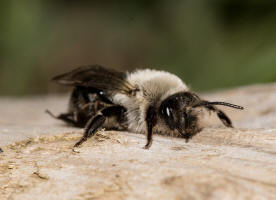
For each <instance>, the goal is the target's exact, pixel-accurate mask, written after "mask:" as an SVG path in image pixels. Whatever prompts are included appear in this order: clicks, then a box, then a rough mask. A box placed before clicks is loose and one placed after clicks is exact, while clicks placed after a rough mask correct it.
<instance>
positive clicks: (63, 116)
mask: <svg viewBox="0 0 276 200" xmlns="http://www.w3.org/2000/svg"><path fill="white" fill-rule="evenodd" d="M45 112H46V113H48V114H49V115H50V116H51V117H53V118H55V119H60V120H63V121H65V122H67V123H69V124H72V125H75V126H76V125H77V122H76V121H75V120H74V118H75V117H74V114H73V113H61V114H59V115H58V116H56V115H54V114H53V113H52V112H51V111H49V110H46V111H45Z"/></svg>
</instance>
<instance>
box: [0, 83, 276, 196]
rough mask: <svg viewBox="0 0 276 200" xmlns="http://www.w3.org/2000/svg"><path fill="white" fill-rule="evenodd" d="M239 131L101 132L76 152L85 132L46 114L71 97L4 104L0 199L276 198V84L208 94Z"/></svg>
mask: <svg viewBox="0 0 276 200" xmlns="http://www.w3.org/2000/svg"><path fill="white" fill-rule="evenodd" d="M205 98H207V99H209V100H221V101H229V102H231V103H235V104H238V105H242V106H244V107H246V110H244V111H237V110H231V109H228V108H225V109H224V108H223V109H224V110H225V112H227V114H228V115H229V116H231V118H232V119H233V122H234V125H235V127H236V128H235V129H227V128H223V127H222V126H220V122H219V121H218V120H217V119H216V118H215V117H214V116H210V119H211V120H210V126H209V127H207V128H205V129H204V130H203V131H202V132H201V133H200V134H198V135H197V136H196V137H195V138H193V139H192V140H191V141H190V142H189V143H185V141H184V140H181V139H177V138H169V137H162V136H156V135H155V136H154V142H153V145H152V147H151V148H150V149H149V150H144V149H143V148H142V147H143V146H144V144H145V136H144V135H138V134H134V133H126V132H114V131H111V132H104V131H101V132H99V133H98V134H97V135H96V137H94V138H93V139H90V140H89V141H88V142H86V143H84V144H83V146H82V147H81V148H79V149H78V151H79V153H77V152H73V151H72V145H73V144H74V143H75V142H76V141H77V140H78V139H79V138H80V137H81V133H82V130H81V129H76V128H70V127H67V126H64V124H63V123H62V122H59V121H57V120H54V119H52V118H50V117H49V116H48V115H46V114H45V113H44V110H45V109H50V110H51V111H53V112H55V113H59V112H62V111H64V110H65V109H66V105H67V100H68V97H65V96H60V97H54V96H49V97H35V98H23V99H9V98H2V99H0V110H1V112H0V113H1V114H0V138H1V140H0V147H1V148H2V150H3V151H4V152H2V153H0V173H1V176H0V199H20V200H21V199H49V200H50V199H51V200H52V199H166V200H167V199H276V84H269V85H255V86H250V87H242V88H237V89H233V90H227V91H220V92H216V93H212V94H206V95H205Z"/></svg>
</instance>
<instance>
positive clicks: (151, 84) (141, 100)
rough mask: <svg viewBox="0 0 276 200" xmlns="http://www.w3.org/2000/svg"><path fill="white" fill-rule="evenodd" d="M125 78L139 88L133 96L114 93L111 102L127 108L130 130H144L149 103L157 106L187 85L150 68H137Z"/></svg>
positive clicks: (176, 78) (173, 76)
mask: <svg viewBox="0 0 276 200" xmlns="http://www.w3.org/2000/svg"><path fill="white" fill-rule="evenodd" d="M126 80H127V81H128V82H129V83H131V84H132V85H135V86H136V87H138V88H139V91H138V92H137V93H136V95H135V96H132V97H130V96H127V95H124V94H116V95H114V97H113V102H114V103H115V104H119V105H122V106H124V107H125V108H126V109H127V119H128V128H129V130H130V131H133V132H138V133H145V132H146V121H145V118H146V111H147V109H148V107H149V105H153V106H159V105H160V103H161V102H162V101H163V100H164V99H166V98H167V97H169V96H171V95H173V94H175V93H178V92H183V91H187V90H188V88H187V86H186V85H185V84H184V83H183V82H182V80H181V79H180V78H178V77H177V76H175V75H173V74H171V73H168V72H165V71H157V70H151V69H144V70H137V71H134V72H132V73H129V74H127V78H126Z"/></svg>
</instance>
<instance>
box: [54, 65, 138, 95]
mask: <svg viewBox="0 0 276 200" xmlns="http://www.w3.org/2000/svg"><path fill="white" fill-rule="evenodd" d="M52 80H53V81H55V82H57V83H60V84H63V85H69V86H83V87H91V88H95V89H98V90H102V91H107V92H120V93H125V94H131V93H132V92H133V91H134V90H135V87H134V86H133V85H131V84H130V83H129V82H128V81H127V80H126V74H125V73H123V72H118V71H115V70H112V69H107V68H104V67H102V66H100V65H89V66H82V67H79V68H77V69H75V70H72V71H70V72H68V73H65V74H61V75H58V76H55V77H54V78H53V79H52Z"/></svg>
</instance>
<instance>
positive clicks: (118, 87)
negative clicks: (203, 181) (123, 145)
mask: <svg viewBox="0 0 276 200" xmlns="http://www.w3.org/2000/svg"><path fill="white" fill-rule="evenodd" d="M53 80H54V81H56V82H58V83H60V84H63V85H68V86H73V87H74V89H73V92H72V94H71V98H70V103H69V109H68V112H67V113H62V114H60V115H58V116H54V115H53V114H52V113H51V112H50V111H47V112H48V113H49V114H50V115H52V116H53V117H55V118H57V119H60V120H63V121H65V122H66V123H68V124H71V125H73V126H76V127H84V128H85V129H84V135H83V137H82V138H81V139H80V141H78V142H77V143H76V144H75V147H77V146H79V145H81V144H82V143H83V142H85V141H86V140H87V139H88V138H90V137H92V136H93V135H94V134H95V133H96V132H97V130H98V129H100V128H106V129H107V130H125V131H132V132H137V133H142V134H146V135H147V143H146V145H145V148H149V147H150V146H151V144H152V135H153V133H157V134H162V135H169V136H175V137H181V138H185V139H186V141H188V140H189V139H190V138H192V137H193V136H194V135H196V134H197V133H198V132H200V130H201V129H202V128H201V127H200V126H199V124H198V120H199V115H198V112H197V111H196V110H197V108H199V107H202V108H205V109H207V110H209V111H212V112H215V113H216V114H217V116H218V118H219V119H220V120H221V121H222V123H223V124H224V125H225V126H227V127H232V122H231V120H230V118H229V117H228V116H227V115H226V114H225V113H224V112H223V111H221V110H220V109H218V108H217V107H216V105H222V106H228V107H232V108H235V109H243V107H241V106H237V105H233V104H230V103H225V102H208V101H205V100H201V99H200V97H199V96H198V95H196V94H195V93H193V92H191V91H190V90H189V88H188V87H187V86H186V85H185V84H184V83H183V82H182V80H181V79H179V78H178V77H177V76H175V75H173V74H170V73H168V72H164V71H157V70H149V69H145V70H137V71H134V72H131V73H123V72H117V71H115V70H110V69H107V68H104V67H101V66H99V65H92V66H84V67H79V68H77V69H75V70H73V71H71V72H68V73H65V74H62V75H59V76H56V77H54V78H53Z"/></svg>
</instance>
